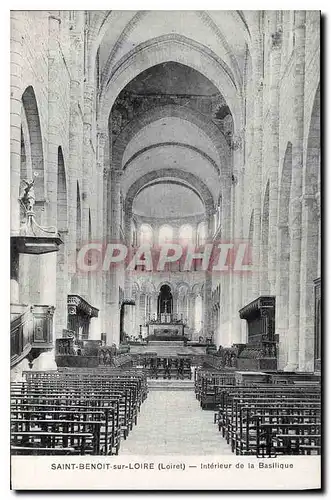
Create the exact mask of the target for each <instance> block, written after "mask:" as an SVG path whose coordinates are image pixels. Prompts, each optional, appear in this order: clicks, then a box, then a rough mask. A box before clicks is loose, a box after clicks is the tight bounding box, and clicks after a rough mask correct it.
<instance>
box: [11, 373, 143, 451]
mask: <svg viewBox="0 0 331 500" xmlns="http://www.w3.org/2000/svg"><path fill="white" fill-rule="evenodd" d="M25 376H26V381H25V382H15V383H12V385H11V447H12V453H13V454H28V455H31V454H37V455H40V454H43V455H56V454H66V455H71V454H72V455H86V454H90V455H114V454H116V455H117V454H118V452H119V449H120V443H121V440H122V439H126V438H127V436H128V434H129V432H130V430H132V428H133V426H134V425H136V424H137V419H138V413H139V411H140V407H141V404H142V403H143V401H144V400H145V399H146V397H147V381H146V374H145V373H144V372H143V371H141V370H128V371H123V370H116V369H115V370H111V369H108V370H99V369H86V370H85V369H81V370H79V371H71V370H68V371H66V370H64V371H61V372H60V371H56V372H27V373H26V374H25Z"/></svg>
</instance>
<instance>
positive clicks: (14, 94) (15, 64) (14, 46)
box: [10, 10, 24, 287]
mask: <svg viewBox="0 0 331 500" xmlns="http://www.w3.org/2000/svg"><path fill="white" fill-rule="evenodd" d="M23 16H24V13H23V12H19V11H15V10H13V11H11V12H10V201H11V234H12V235H18V234H19V229H20V206H19V200H18V199H19V194H20V170H21V108H22V92H23V89H22V64H23V59H22V53H23V33H24V30H23ZM13 286H14V287H15V285H14V284H13Z"/></svg>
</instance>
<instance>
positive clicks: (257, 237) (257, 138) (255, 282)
mask: <svg viewBox="0 0 331 500" xmlns="http://www.w3.org/2000/svg"><path fill="white" fill-rule="evenodd" d="M255 16H256V23H255V29H254V31H253V32H252V66H253V81H254V86H253V88H254V90H255V100H254V125H253V133H254V139H253V141H254V146H253V148H254V150H253V154H252V156H253V158H252V163H251V165H252V168H254V172H255V175H254V202H253V207H254V234H253V248H252V253H253V272H252V296H253V297H255V298H256V297H258V295H259V288H260V286H259V285H260V272H259V271H260V270H259V265H260V241H261V176H262V157H263V151H262V147H263V79H262V50H263V48H262V39H261V26H260V23H261V13H260V12H256V13H255Z"/></svg>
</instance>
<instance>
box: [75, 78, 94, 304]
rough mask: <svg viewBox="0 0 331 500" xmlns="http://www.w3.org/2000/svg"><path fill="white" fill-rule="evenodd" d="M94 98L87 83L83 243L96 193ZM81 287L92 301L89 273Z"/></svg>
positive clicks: (83, 274) (85, 97) (84, 139)
mask: <svg viewBox="0 0 331 500" xmlns="http://www.w3.org/2000/svg"><path fill="white" fill-rule="evenodd" d="M93 99H94V86H93V85H91V84H85V87H84V125H83V131H84V135H83V177H82V193H81V194H82V201H81V207H82V244H83V245H84V244H86V243H88V242H89V210H90V211H91V221H92V222H93V220H92V213H93V203H94V201H95V195H96V194H97V193H96V192H95V191H94V190H93V185H94V182H93V174H94V172H93V170H94V169H93V149H92V120H93ZM79 289H80V293H81V295H83V296H84V297H86V298H87V300H88V301H89V302H92V300H93V298H92V297H89V292H90V290H89V276H88V273H81V275H80V276H79Z"/></svg>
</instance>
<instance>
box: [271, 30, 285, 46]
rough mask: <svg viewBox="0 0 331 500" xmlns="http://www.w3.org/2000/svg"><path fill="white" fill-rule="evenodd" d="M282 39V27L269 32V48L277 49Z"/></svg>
mask: <svg viewBox="0 0 331 500" xmlns="http://www.w3.org/2000/svg"><path fill="white" fill-rule="evenodd" d="M282 39H283V30H282V28H278V30H277V31H275V32H274V33H271V48H272V49H278V48H279V47H280V46H281V44H282Z"/></svg>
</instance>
